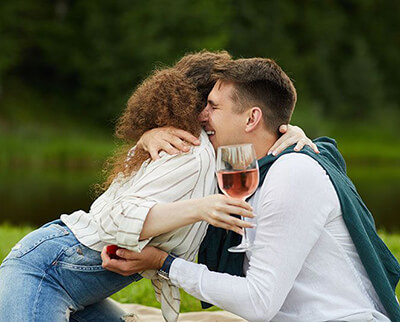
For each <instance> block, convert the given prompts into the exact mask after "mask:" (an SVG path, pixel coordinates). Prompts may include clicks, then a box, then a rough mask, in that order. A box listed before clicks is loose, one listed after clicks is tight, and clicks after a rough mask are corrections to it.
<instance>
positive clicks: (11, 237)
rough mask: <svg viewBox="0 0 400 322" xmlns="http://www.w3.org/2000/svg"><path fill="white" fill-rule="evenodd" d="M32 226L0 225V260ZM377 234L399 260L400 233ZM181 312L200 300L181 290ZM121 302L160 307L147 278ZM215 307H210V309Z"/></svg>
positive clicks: (118, 297)
mask: <svg viewBox="0 0 400 322" xmlns="http://www.w3.org/2000/svg"><path fill="white" fill-rule="evenodd" d="M32 229H33V228H32V227H29V226H24V227H17V226H11V225H8V224H2V225H0V242H1V245H2V246H1V248H0V262H1V261H2V260H3V259H4V258H5V257H6V255H7V254H8V252H9V251H10V249H11V248H12V247H13V246H14V245H15V244H16V243H17V242H18V240H20V239H21V238H22V237H23V236H25V235H26V234H27V233H29V232H30V231H32ZM379 235H380V236H381V238H382V239H383V240H384V241H385V243H386V244H387V245H388V247H389V248H390V250H391V251H392V252H393V254H394V255H395V256H396V258H397V260H400V234H388V233H386V232H384V231H380V232H379ZM396 294H397V296H398V297H400V287H399V286H398V287H397V289H396ZM181 297H182V302H181V312H192V311H200V310H201V307H200V302H199V301H198V300H197V299H195V298H194V297H192V296H190V295H189V294H187V293H185V292H183V291H181ZM112 298H114V299H115V300H117V301H119V302H121V303H137V304H143V305H147V306H153V307H160V304H159V303H158V302H157V301H156V299H155V296H154V291H153V289H152V286H151V283H150V281H149V280H145V279H143V280H141V281H139V282H138V283H134V284H131V285H130V286H128V287H126V288H124V289H123V290H121V291H120V292H118V293H116V294H114V295H113V296H112ZM213 309H216V308H212V309H211V310H213Z"/></svg>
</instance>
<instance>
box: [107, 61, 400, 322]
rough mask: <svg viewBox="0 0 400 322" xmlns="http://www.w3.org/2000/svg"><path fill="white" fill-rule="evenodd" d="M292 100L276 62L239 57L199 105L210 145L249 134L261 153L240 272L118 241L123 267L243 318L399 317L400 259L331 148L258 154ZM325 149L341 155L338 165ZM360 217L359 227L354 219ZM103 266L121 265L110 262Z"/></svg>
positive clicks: (287, 114) (267, 147) (285, 116)
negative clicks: (158, 276)
mask: <svg viewBox="0 0 400 322" xmlns="http://www.w3.org/2000/svg"><path fill="white" fill-rule="evenodd" d="M295 102H296V91H295V89H294V86H293V84H292V82H291V81H290V79H289V78H288V77H287V75H286V74H285V73H284V72H283V71H282V70H281V68H280V67H279V66H278V65H277V64H276V63H274V62H273V61H271V60H269V59H259V58H254V59H240V60H236V61H233V62H231V63H229V64H228V65H227V66H226V68H222V69H221V71H220V79H219V80H218V81H217V83H216V84H215V86H214V88H213V90H212V91H211V93H210V95H209V98H208V104H207V107H206V110H205V111H204V112H203V113H202V120H203V122H204V123H205V129H206V130H207V133H208V135H209V138H210V140H211V142H212V144H213V146H214V148H217V147H218V146H221V145H227V144H238V143H252V144H253V145H254V147H255V151H256V154H257V157H258V158H259V159H261V158H263V157H264V158H263V159H262V160H261V162H260V164H261V165H262V166H261V173H262V178H261V179H264V180H261V184H260V186H259V188H258V189H257V191H256V193H255V194H254V195H253V196H252V197H251V198H250V200H249V203H250V204H251V205H252V207H253V209H254V213H255V214H257V217H256V220H255V219H254V220H253V222H254V223H256V225H257V226H256V228H255V229H249V230H248V235H249V238H250V240H251V241H254V245H255V248H254V249H253V251H250V252H247V253H246V256H245V258H244V263H243V272H244V275H245V276H233V275H228V274H223V273H221V272H212V271H210V270H209V269H207V267H206V266H204V265H199V264H195V263H189V262H186V261H184V260H182V259H179V258H176V259H175V258H173V257H172V256H170V255H168V254H166V253H164V252H162V251H159V250H157V249H155V248H147V249H145V250H144V251H143V252H142V253H141V254H136V253H132V252H129V251H124V250H120V251H119V252H118V255H119V256H121V257H123V258H125V259H126V260H128V262H129V263H130V264H131V265H130V267H131V269H130V271H127V270H124V272H123V273H124V274H129V273H135V272H137V271H139V270H140V269H138V268H139V267H140V268H143V266H144V267H147V268H156V269H161V273H162V274H164V275H166V277H167V278H169V279H170V280H171V282H172V283H173V284H174V285H176V286H179V287H181V288H183V289H184V290H185V291H186V292H188V293H189V294H192V295H193V296H195V297H197V298H199V299H200V300H202V301H205V302H208V303H212V304H214V305H217V306H219V307H221V308H222V309H224V310H227V311H230V312H232V313H235V314H237V315H239V316H241V317H243V318H245V319H246V320H249V321H270V320H274V321H389V318H388V316H390V317H391V319H392V320H393V321H397V320H398V319H400V315H399V312H400V311H399V306H398V303H396V300H395V297H394V288H395V286H396V285H397V282H398V279H399V274H400V269H399V265H398V263H397V261H396V260H395V259H394V257H393V256H392V255H391V254H390V252H389V251H388V250H387V249H386V248H385V247H384V245H383V242H382V241H381V240H380V239H379V238H377V237H375V236H376V232H375V230H374V227H373V223H372V220H371V219H369V217H368V215H369V213H368V212H367V210H366V209H364V208H363V207H362V205H363V204H362V202H360V204H358V203H357V202H358V201H359V200H358V198H359V197H358V195H357V194H356V192H355V189H352V187H353V186H352V185H351V184H350V183H349V182H347V180H348V179H347V177H345V173H344V171H343V169H342V168H343V167H341V165H342V164H341V159H340V156H339V155H336V154H335V153H336V152H335V147H334V146H332V144H330V142H323V144H322V145H321V146H322V147H323V148H324V149H325V150H324V151H325V152H326V153H322V154H324V155H323V156H321V158H320V159H318V158H316V157H315V158H314V157H310V154H307V153H304V154H297V153H286V154H284V155H282V156H280V157H279V158H274V157H272V156H269V157H265V156H266V155H267V153H268V151H269V150H270V148H271V146H273V145H274V143H275V142H276V140H277V139H278V128H279V125H280V124H283V123H284V124H287V123H288V122H289V120H290V117H291V115H292V112H293V109H294V106H295ZM288 152H291V151H288ZM332 156H335V157H336V158H337V159H340V160H338V162H337V164H336V163H335V158H332ZM264 165H265V166H264ZM332 169H333V170H332ZM349 187H350V188H349ZM351 202H354V204H351ZM360 205H361V206H360ZM351 207H353V208H351ZM359 218H362V220H361V221H360V220H359ZM364 218H367V219H364ZM357 220H359V221H360V222H361V224H360V225H358V226H362V227H361V228H362V229H361V228H360V229H359V227H358V226H357V225H353V223H355V222H357ZM207 237H209V236H207ZM207 237H206V240H207ZM355 244H356V245H355ZM360 245H361V246H360ZM362 245H366V247H365V248H366V249H368V250H367V251H366V252H365V251H363V249H362V248H363V246H362ZM382 245H383V246H382ZM209 246H210V245H209ZM212 246H218V247H220V246H221V245H211V247H212ZM224 246H225V245H224ZM356 246H357V248H356ZM368 247H370V248H371V249H370V248H368ZM222 255H223V256H225V255H224V254H222ZM361 256H362V257H361ZM125 264H126V262H125ZM104 265H105V267H106V268H108V269H110V270H113V271H115V272H120V273H122V271H121V270H120V269H119V265H118V263H116V262H114V263H112V264H111V263H109V262H105V263H104ZM214 266H215V265H214ZM216 266H217V267H218V265H216ZM125 267H126V265H125ZM366 268H367V269H368V272H367V271H366ZM220 271H221V270H220ZM222 271H226V270H222ZM375 273H377V275H378V276H377V277H376V276H374V274H375ZM237 275H242V274H237ZM378 294H379V295H378Z"/></svg>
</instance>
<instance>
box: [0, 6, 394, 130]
mask: <svg viewBox="0 0 400 322" xmlns="http://www.w3.org/2000/svg"><path fill="white" fill-rule="evenodd" d="M399 9H400V3H399V2H390V1H375V0H369V1H357V0H351V1H295V0H271V1H243V0H218V1H207V0H200V1H190V0H176V1H164V0H150V1H128V0H121V1H106V0H99V1H93V0H88V1H68V0H57V1H49V0H37V1H28V0H4V1H2V2H1V3H0V37H1V39H2V41H1V42H0V105H1V109H2V110H9V109H10V108H11V107H10V106H9V105H8V104H6V103H5V102H3V101H2V98H3V97H2V96H4V95H7V93H9V92H13V91H14V85H15V84H13V82H12V81H11V80H12V79H13V78H17V79H19V80H21V81H23V83H24V84H25V85H24V86H26V87H28V88H32V89H33V90H34V91H35V92H38V93H41V94H45V95H50V96H53V97H57V98H58V99H59V101H63V102H65V103H63V104H56V105H55V106H54V105H53V106H52V105H50V104H49V103H48V104H46V107H47V108H49V107H52V108H54V110H56V111H60V110H64V111H67V112H68V113H69V114H78V113H79V115H80V117H82V118H84V119H88V120H90V121H96V122H100V123H101V124H103V125H104V124H107V125H108V123H109V121H110V120H112V119H114V118H115V117H116V115H118V114H119V111H120V110H121V109H122V108H123V106H124V104H125V102H126V100H127V97H128V96H129V94H130V93H131V92H132V90H133V89H134V88H135V86H136V85H137V84H138V82H140V81H141V80H142V79H143V78H145V77H146V75H148V73H149V72H150V71H151V70H152V69H153V68H154V67H155V65H161V63H160V62H162V64H171V63H173V62H174V61H176V60H177V59H179V57H181V56H182V55H183V54H184V53H185V52H189V51H196V50H200V49H203V48H207V49H210V50H215V49H227V50H229V51H230V52H232V53H233V54H234V55H235V56H236V57H240V56H245V57H248V56H264V57H272V58H274V59H276V60H277V61H278V63H279V64H281V65H282V66H283V68H284V69H285V70H286V71H287V72H288V73H289V75H290V76H291V77H293V78H294V79H295V80H296V86H297V88H298V92H299V106H306V105H310V106H318V109H319V111H320V113H322V114H321V115H322V116H324V117H330V118H333V119H359V118H364V119H371V118H373V117H374V116H375V115H376V114H378V113H382V107H386V106H391V108H392V109H398V107H399V103H398V102H399V101H400V92H399V91H398V87H399V84H400V73H397V72H396V71H398V70H399V69H400V55H399V54H398V53H399V49H400V43H399V41H398V34H397V30H399V27H400V20H399V19H398V17H397V14H396V13H397V12H399ZM13 95H16V94H15V93H14V94H13ZM24 108H25V109H29V108H30V107H29V106H25V107H24ZM299 113H302V112H301V111H299ZM0 121H1V120H0ZM0 125H1V123H0Z"/></svg>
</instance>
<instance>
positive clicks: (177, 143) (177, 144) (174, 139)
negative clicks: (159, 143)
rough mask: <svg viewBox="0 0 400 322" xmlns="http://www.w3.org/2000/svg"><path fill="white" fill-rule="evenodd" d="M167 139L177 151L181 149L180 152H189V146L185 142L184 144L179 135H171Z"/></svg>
mask: <svg viewBox="0 0 400 322" xmlns="http://www.w3.org/2000/svg"><path fill="white" fill-rule="evenodd" d="M168 141H169V144H170V145H171V146H172V147H174V148H176V149H178V150H179V151H182V152H189V150H190V147H189V146H187V144H185V142H184V141H182V140H181V139H180V138H179V137H176V136H173V135H171V136H170V137H169V138H168Z"/></svg>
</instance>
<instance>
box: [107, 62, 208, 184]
mask: <svg viewBox="0 0 400 322" xmlns="http://www.w3.org/2000/svg"><path fill="white" fill-rule="evenodd" d="M199 102H200V94H199V92H198V91H197V89H196V87H195V86H194V85H193V84H191V83H190V82H189V81H188V80H187V78H186V77H185V76H184V75H182V73H181V72H179V71H177V70H176V69H173V68H169V69H164V70H156V71H155V72H154V73H153V74H152V75H151V76H150V77H148V78H147V79H146V80H145V81H144V82H143V83H142V84H141V85H139V87H138V88H137V89H136V90H135V91H134V92H133V94H132V95H131V97H130V98H129V100H128V103H127V105H126V108H125V110H124V112H123V114H122V115H121V117H120V118H119V120H118V122H117V127H116V137H117V138H119V139H122V141H123V143H124V144H123V146H122V147H121V148H120V149H119V151H117V152H116V153H115V154H114V156H112V157H111V158H110V159H109V160H108V162H107V163H108V164H107V165H106V171H107V169H110V168H111V170H110V171H108V172H109V176H108V178H107V180H106V182H105V183H104V184H103V187H102V188H103V190H104V189H106V188H107V187H108V186H109V185H110V184H111V182H112V181H113V180H114V178H115V177H116V176H117V175H118V174H119V173H121V174H122V175H123V177H124V178H126V177H129V176H130V175H131V174H132V173H133V172H135V171H137V170H138V169H139V168H140V166H141V165H142V163H143V162H144V161H145V160H147V159H148V158H149V157H150V154H149V153H148V152H146V151H145V150H143V149H142V148H139V147H137V148H136V149H135V153H133V155H132V156H131V157H129V158H127V155H128V152H129V150H130V149H131V148H132V146H133V145H134V144H135V143H136V141H138V140H139V138H140V137H141V136H142V134H143V133H144V132H146V131H148V130H151V129H153V128H156V127H163V126H173V127H176V128H180V129H183V130H185V131H188V132H190V133H191V134H193V135H194V136H196V137H198V136H199V135H200V131H201V125H200V123H199V121H198V116H199V114H200V112H201V111H199V110H198V109H197V106H198V104H199Z"/></svg>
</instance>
